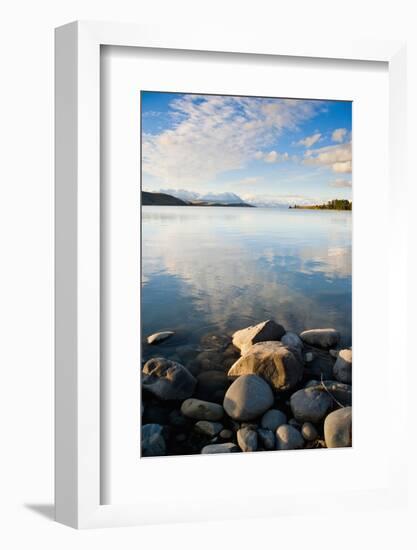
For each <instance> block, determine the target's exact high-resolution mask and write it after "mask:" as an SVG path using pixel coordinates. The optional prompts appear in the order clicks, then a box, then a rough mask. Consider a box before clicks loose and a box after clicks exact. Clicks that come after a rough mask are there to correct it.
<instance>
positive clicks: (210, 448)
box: [201, 443, 239, 455]
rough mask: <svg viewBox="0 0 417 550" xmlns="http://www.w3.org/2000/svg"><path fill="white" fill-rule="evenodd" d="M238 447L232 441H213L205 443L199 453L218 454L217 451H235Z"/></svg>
mask: <svg viewBox="0 0 417 550" xmlns="http://www.w3.org/2000/svg"><path fill="white" fill-rule="evenodd" d="M238 451H239V447H238V446H237V445H235V444H234V443H217V444H216V443H215V444H213V445H206V446H205V447H203V448H202V449H201V454H203V455H207V454H218V453H237V452H238Z"/></svg>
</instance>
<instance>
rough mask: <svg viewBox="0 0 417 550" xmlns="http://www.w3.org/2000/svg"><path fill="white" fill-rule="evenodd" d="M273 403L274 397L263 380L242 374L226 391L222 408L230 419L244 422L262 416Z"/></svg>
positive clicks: (253, 375)
mask: <svg viewBox="0 0 417 550" xmlns="http://www.w3.org/2000/svg"><path fill="white" fill-rule="evenodd" d="M273 402H274V395H273V393H272V390H271V388H270V387H269V385H268V384H267V383H266V382H265V380H263V379H262V378H261V377H260V376H256V375H255V374H244V375H242V376H239V378H237V379H236V380H235V381H234V382H233V384H232V385H231V386H230V388H229V389H228V390H227V392H226V395H225V397H224V401H223V407H224V409H225V411H226V413H227V414H228V415H229V416H230V417H231V418H232V419H234V420H239V421H246V420H253V419H254V418H257V417H258V416H260V415H261V414H263V413H264V412H265V411H266V410H268V409H270V408H271V406H272V404H273Z"/></svg>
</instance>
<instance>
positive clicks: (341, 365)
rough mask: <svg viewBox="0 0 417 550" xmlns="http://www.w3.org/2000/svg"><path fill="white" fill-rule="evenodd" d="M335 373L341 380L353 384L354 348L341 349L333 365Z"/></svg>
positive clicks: (337, 378)
mask: <svg viewBox="0 0 417 550" xmlns="http://www.w3.org/2000/svg"><path fill="white" fill-rule="evenodd" d="M333 374H334V377H335V378H336V380H338V381H339V382H343V383H345V384H352V350H350V349H342V350H340V352H339V355H338V357H337V359H336V363H335V364H334V367H333Z"/></svg>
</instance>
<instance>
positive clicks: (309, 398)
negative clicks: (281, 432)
mask: <svg viewBox="0 0 417 550" xmlns="http://www.w3.org/2000/svg"><path fill="white" fill-rule="evenodd" d="M332 404H333V402H332V398H331V397H330V395H329V394H328V393H327V392H326V391H325V390H324V388H320V387H318V386H314V387H311V388H304V389H302V390H298V391H296V392H295V393H293V394H292V396H291V399H290V405H291V410H292V413H293V415H294V417H295V419H296V420H298V421H299V422H313V423H316V422H320V420H321V419H322V418H324V417H325V416H326V414H327V412H328V411H329V410H330V409H331V407H332Z"/></svg>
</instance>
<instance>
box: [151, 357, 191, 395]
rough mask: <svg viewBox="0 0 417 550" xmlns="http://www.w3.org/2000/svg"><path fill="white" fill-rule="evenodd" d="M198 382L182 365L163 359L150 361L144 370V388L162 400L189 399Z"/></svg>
mask: <svg viewBox="0 0 417 550" xmlns="http://www.w3.org/2000/svg"><path fill="white" fill-rule="evenodd" d="M196 384H197V380H196V379H195V378H194V376H193V375H192V374H191V373H190V372H189V371H188V370H187V369H186V368H185V367H184V365H181V363H177V362H176V361H170V360H169V359H164V358H163V357H156V358H153V359H149V361H147V362H146V363H145V365H144V367H143V369H142V386H143V388H144V389H146V390H147V391H149V392H150V393H152V394H153V395H155V396H156V397H158V398H159V399H162V400H171V399H178V400H180V399H187V397H190V396H191V395H192V394H193V392H194V389H195V387H196Z"/></svg>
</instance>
